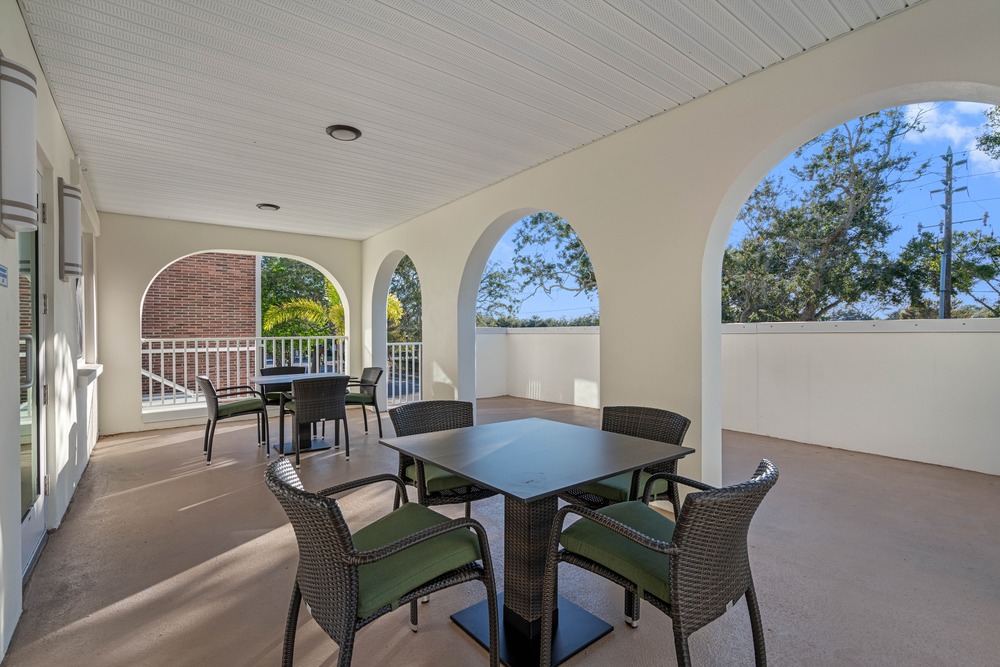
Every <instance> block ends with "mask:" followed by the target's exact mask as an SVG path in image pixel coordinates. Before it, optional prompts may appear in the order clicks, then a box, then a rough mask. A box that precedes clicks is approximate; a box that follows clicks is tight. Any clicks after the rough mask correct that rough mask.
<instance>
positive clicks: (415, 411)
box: [389, 401, 496, 517]
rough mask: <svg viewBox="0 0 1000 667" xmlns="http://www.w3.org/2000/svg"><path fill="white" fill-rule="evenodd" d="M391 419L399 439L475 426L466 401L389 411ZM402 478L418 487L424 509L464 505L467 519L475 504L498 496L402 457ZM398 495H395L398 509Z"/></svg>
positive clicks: (421, 404)
mask: <svg viewBox="0 0 1000 667" xmlns="http://www.w3.org/2000/svg"><path fill="white" fill-rule="evenodd" d="M389 418H390V419H391V420H392V427H393V428H394V429H395V430H396V435H398V436H405V435H419V434H420V433H431V432H433V431H449V430H451V429H453V428H465V427H467V426H472V425H473V422H472V403H468V402H466V401H419V402H417V403H407V404H405V405H401V406H399V407H398V408H393V409H392V410H389ZM399 476H400V477H401V478H402V479H403V480H404V481H405V482H406V483H407V484H412V485H414V486H416V487H417V499H418V501H419V502H420V504H421V505H426V506H432V505H452V504H456V503H465V516H466V517H468V516H470V515H471V511H472V506H471V503H472V501H473V500H481V499H483V498H489V497H490V496H493V495H496V491H491V490H490V489H487V488H484V487H481V486H478V485H476V484H475V483H473V482H470V481H469V480H467V479H464V478H462V477H458V476H456V475H452V474H451V473H450V472H447V471H445V470H442V469H441V468H438V467H437V466H435V465H431V464H429V463H428V464H425V463H423V462H422V461H415V460H414V459H412V458H410V457H409V456H406V455H405V454H400V455H399ZM398 504H399V494H396V505H397V506H398Z"/></svg>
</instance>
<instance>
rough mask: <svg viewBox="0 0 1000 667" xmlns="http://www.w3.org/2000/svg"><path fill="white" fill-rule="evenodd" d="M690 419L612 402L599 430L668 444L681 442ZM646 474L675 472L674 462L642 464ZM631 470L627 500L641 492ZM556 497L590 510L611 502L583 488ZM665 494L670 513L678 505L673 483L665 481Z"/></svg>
mask: <svg viewBox="0 0 1000 667" xmlns="http://www.w3.org/2000/svg"><path fill="white" fill-rule="evenodd" d="M690 426H691V420H690V419H688V418H687V417H685V416H683V415H679V414H677V413H676V412H671V411H670V410H661V409H660V408H647V407H642V406H632V405H616V406H607V407H605V408H604V414H603V417H602V420H601V429H602V430H604V431H609V432H611V433H621V434H622V435H631V436H634V437H636V438H645V439H646V440H656V441H657V442H663V443H666V444H668V445H682V444H684V436H685V435H687V431H688V428H689V427H690ZM642 471H645V472H647V473H650V474H652V473H657V472H668V473H674V474H676V473H677V461H676V460H675V461H665V462H663V463H656V464H654V465H650V466H646V467H645V468H643V469H642ZM640 472H641V471H640V470H635V471H633V473H632V486H631V488H630V489H629V500H637V499H638V498H639V496H640V494H642V489H640V488H639V473H640ZM560 497H561V498H562V499H563V500H565V501H566V502H569V503H574V504H577V505H583V506H584V507H590V508H591V509H598V508H601V507H606V506H607V505H611V504H612V503H613V502H614V501H612V500H609V499H607V498H604V497H603V496H598V495H595V494H593V493H587V492H586V491H584V490H583V489H569V490H568V491H564V492H563V493H562V494H560ZM667 497H668V498H669V499H670V502H671V504H672V505H673V507H674V512H675V513H676V512H677V508H678V507H679V506H680V496H679V493H678V491H677V485H676V484H675V483H674V482H672V481H670V480H667Z"/></svg>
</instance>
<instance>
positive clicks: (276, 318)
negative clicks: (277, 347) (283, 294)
mask: <svg viewBox="0 0 1000 667" xmlns="http://www.w3.org/2000/svg"><path fill="white" fill-rule="evenodd" d="M325 282H326V284H325V285H324V288H323V298H322V299H310V298H305V297H299V298H294V299H290V300H288V301H285V302H282V303H276V304H274V305H272V306H271V307H270V308H268V309H267V310H266V311H264V317H263V321H262V322H261V328H262V329H263V331H264V335H265V336H275V335H278V334H275V333H272V332H273V331H276V330H277V329H278V328H279V327H282V326H288V325H295V324H298V325H300V326H301V327H303V328H308V329H310V330H316V329H318V330H319V331H320V333H319V334H304V333H299V334H282V335H299V336H306V335H310V336H313V335H321V336H343V335H344V305H343V304H342V303H341V301H340V294H339V293H338V292H337V288H336V287H334V286H333V283H331V282H329V281H325Z"/></svg>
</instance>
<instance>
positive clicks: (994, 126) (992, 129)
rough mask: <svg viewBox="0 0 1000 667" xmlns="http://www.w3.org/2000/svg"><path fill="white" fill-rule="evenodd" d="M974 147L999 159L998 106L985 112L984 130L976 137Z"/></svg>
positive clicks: (999, 122) (999, 109)
mask: <svg viewBox="0 0 1000 667" xmlns="http://www.w3.org/2000/svg"><path fill="white" fill-rule="evenodd" d="M976 148H978V149H979V150H981V151H982V152H984V153H986V154H987V155H989V156H990V157H991V158H993V159H994V160H1000V106H996V107H993V108H992V109H990V110H988V111H987V112H986V130H985V131H984V132H983V134H981V135H980V136H979V137H978V138H977V139H976Z"/></svg>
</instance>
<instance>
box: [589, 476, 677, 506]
mask: <svg viewBox="0 0 1000 667" xmlns="http://www.w3.org/2000/svg"><path fill="white" fill-rule="evenodd" d="M650 477H652V475H650V474H649V473H648V472H641V473H639V497H640V498H641V497H642V490H643V489H644V488H646V481H647V480H648V479H649V478H650ZM631 486H632V473H631V472H623V473H622V474H620V475H615V476H614V477H608V478H606V479H600V480H597V481H596V482H590V483H589V484H581V485H580V487H579V488H580V489H581V490H583V491H586V492H587V493H591V494H593V495H595V496H600V497H601V498H607V499H608V500H610V501H612V502H616V503H623V502H625V501H626V500H628V499H629V498H628V492H629V488H630V487H631ZM666 492H667V480H665V479H658V480H656V481H655V482H653V495H657V496H658V495H660V494H661V493H666Z"/></svg>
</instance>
